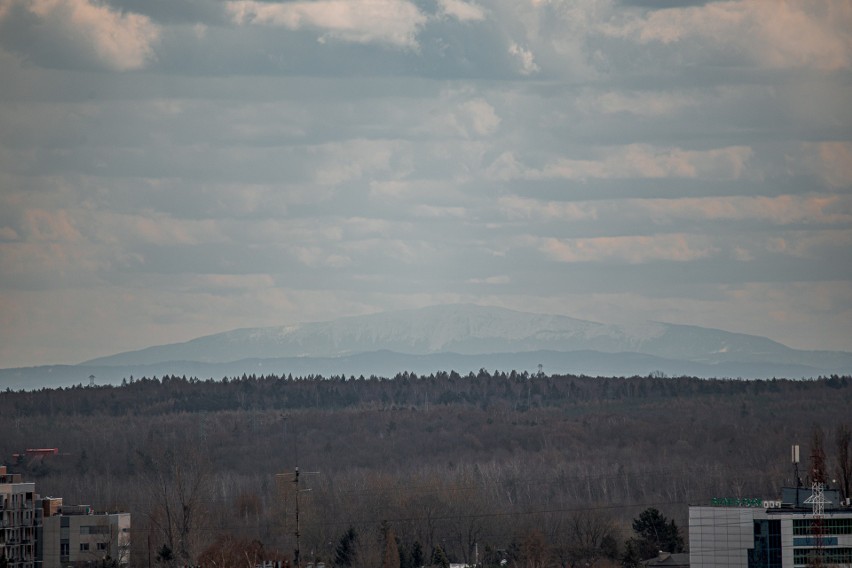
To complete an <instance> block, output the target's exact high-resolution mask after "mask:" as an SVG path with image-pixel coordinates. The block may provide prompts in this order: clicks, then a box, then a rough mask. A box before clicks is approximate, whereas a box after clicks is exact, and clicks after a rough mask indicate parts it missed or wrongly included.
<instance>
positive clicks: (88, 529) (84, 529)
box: [80, 525, 109, 534]
mask: <svg viewBox="0 0 852 568" xmlns="http://www.w3.org/2000/svg"><path fill="white" fill-rule="evenodd" d="M80 534H109V527H108V526H106V525H80Z"/></svg>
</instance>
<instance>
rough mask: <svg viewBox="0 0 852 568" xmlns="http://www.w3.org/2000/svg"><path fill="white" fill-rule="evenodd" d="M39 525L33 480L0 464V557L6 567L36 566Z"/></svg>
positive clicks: (37, 504) (38, 509) (38, 512)
mask: <svg viewBox="0 0 852 568" xmlns="http://www.w3.org/2000/svg"><path fill="white" fill-rule="evenodd" d="M40 526H41V505H40V502H39V497H38V495H37V494H36V492H35V483H24V482H23V481H22V480H21V476H20V475H19V474H12V473H7V471H6V466H0V558H5V559H6V566H7V567H8V568H36V567H37V566H38V564H37V553H38V551H37V543H36V531H37V529H38V528H39V527H40Z"/></svg>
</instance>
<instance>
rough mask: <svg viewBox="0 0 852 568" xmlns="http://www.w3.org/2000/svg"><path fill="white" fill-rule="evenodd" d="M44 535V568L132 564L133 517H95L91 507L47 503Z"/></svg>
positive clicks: (42, 560) (126, 515)
mask: <svg viewBox="0 0 852 568" xmlns="http://www.w3.org/2000/svg"><path fill="white" fill-rule="evenodd" d="M41 531H42V535H41V538H40V539H39V541H40V546H39V552H40V560H41V568H63V567H65V566H69V565H73V566H99V567H100V566H104V565H109V566H115V567H120V566H127V565H129V563H130V513H95V512H94V511H93V510H92V508H91V507H90V506H88V505H75V506H70V507H69V506H67V505H62V501H61V499H50V500H48V499H45V500H44V501H43V521H42V529H41Z"/></svg>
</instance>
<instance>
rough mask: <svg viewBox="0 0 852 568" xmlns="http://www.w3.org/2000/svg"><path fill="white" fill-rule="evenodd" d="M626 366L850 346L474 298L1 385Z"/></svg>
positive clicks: (27, 371) (745, 359) (836, 356)
mask: <svg viewBox="0 0 852 568" xmlns="http://www.w3.org/2000/svg"><path fill="white" fill-rule="evenodd" d="M538 365H542V368H543V370H544V371H545V372H546V373H548V374H550V373H572V374H586V375H607V376H625V375H627V376H629V375H647V374H650V373H665V374H668V375H690V376H698V377H742V378H770V377H773V376H775V377H788V378H799V377H816V376H820V375H831V374H850V373H852V353H848V352H842V351H804V350H797V349H792V348H790V347H787V346H785V345H783V344H781V343H778V342H776V341H772V340H771V339H768V338H765V337H759V336H754V335H746V334H741V333H731V332H727V331H722V330H718V329H709V328H703V327H697V326H689V325H676V324H668V323H658V322H649V323H645V324H636V325H612V324H603V323H596V322H591V321H585V320H580V319H575V318H571V317H567V316H561V315H551V314H536V313H527V312H518V311H514V310H508V309H504V308H495V307H486V306H479V305H472V304H456V305H443V306H433V307H429V308H421V309H415V310H401V311H394V312H384V313H379V314H371V315H365V316H353V317H345V318H339V319H336V320H333V321H327V322H317V323H304V324H295V325H285V326H276V327H264V328H247V329H237V330H233V331H227V332H224V333H217V334H214V335H208V336H204V337H199V338H197V339H193V340H191V341H187V342H184V343H172V344H168V345H158V346H153V347H148V348H145V349H141V350H138V351H128V352H124V353H118V354H115V355H110V356H107V357H100V358H97V359H92V360H90V361H86V362H84V363H80V364H79V365H54V366H49V367H29V368H19V369H3V370H0V388H4V389H5V388H12V389H33V388H41V387H44V386H62V385H65V386H67V385H71V384H78V383H84V384H85V383H87V382H88V381H89V377H90V376H91V375H94V376H95V377H96V379H95V380H96V381H97V382H98V383H105V382H106V383H116V382H120V381H121V379H122V378H128V377H130V376H136V377H141V376H148V377H151V376H162V375H164V374H176V375H186V376H196V377H199V378H202V379H205V378H211V377H212V378H222V377H224V376H240V375H242V374H243V373H248V374H251V373H255V374H269V373H274V374H282V373H283V374H293V375H308V374H322V375H326V376H327V375H331V374H335V375H340V374H346V375H347V376H349V375H355V376H358V375H362V374H363V375H371V374H375V375H379V376H393V375H394V374H396V373H398V372H402V371H409V372H416V373H418V374H424V373H426V374H428V373H431V372H435V371H439V370H443V371H450V370H455V371H457V372H459V373H462V374H467V373H468V372H471V371H474V372H475V371H478V370H479V369H481V368H485V369H488V370H492V371H493V370H503V371H510V370H517V371H519V372H520V371H525V370H526V371H530V372H537V370H538Z"/></svg>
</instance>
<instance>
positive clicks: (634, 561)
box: [621, 538, 642, 568]
mask: <svg viewBox="0 0 852 568" xmlns="http://www.w3.org/2000/svg"><path fill="white" fill-rule="evenodd" d="M641 561H642V558H641V557H640V556H639V551H638V550H636V545H635V541H634V539H632V538H631V539H629V540H628V541H627V544H626V545H625V547H624V554H623V555H622V556H621V566H622V568H639V566H640V564H639V563H640V562H641Z"/></svg>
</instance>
